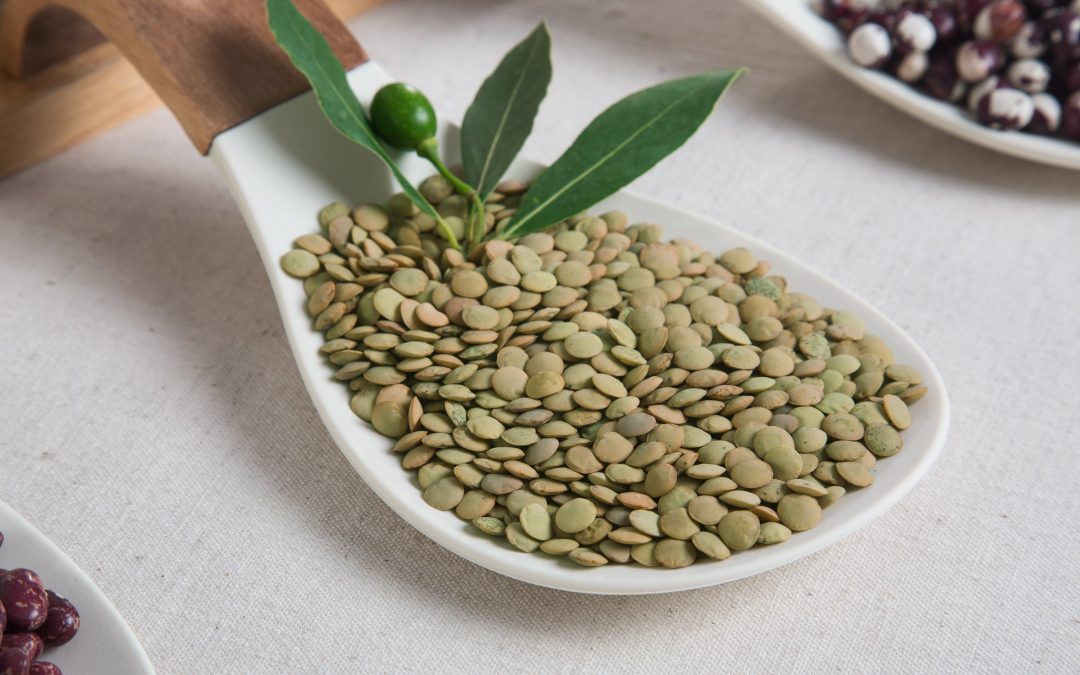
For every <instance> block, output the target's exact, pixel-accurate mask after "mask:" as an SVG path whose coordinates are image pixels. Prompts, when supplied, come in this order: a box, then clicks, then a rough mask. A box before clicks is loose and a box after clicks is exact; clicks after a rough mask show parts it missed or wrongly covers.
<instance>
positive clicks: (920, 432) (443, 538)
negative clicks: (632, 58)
mask: <svg viewBox="0 0 1080 675" xmlns="http://www.w3.org/2000/svg"><path fill="white" fill-rule="evenodd" d="M388 81H390V77H389V75H388V74H387V73H386V72H385V71H383V70H382V69H381V68H379V66H378V65H376V64H375V63H367V64H365V65H363V66H360V67H358V68H355V69H354V70H352V71H350V73H349V82H350V84H351V85H352V87H353V89H354V90H355V91H356V92H357V95H358V96H359V97H360V99H361V101H365V102H366V101H370V99H371V97H372V96H373V95H374V92H375V91H376V90H377V89H378V88H379V87H380V86H381V85H382V84H384V83H386V82H388ZM441 134H442V139H441V140H442V147H443V148H444V149H446V150H447V155H449V161H454V160H455V159H456V158H455V157H453V156H452V153H453V148H456V147H457V142H456V135H457V132H456V129H454V128H452V127H450V126H448V125H444V126H443V128H442V130H441ZM211 157H212V159H213V160H214V161H215V163H217V165H218V167H219V168H220V169H221V171H222V172H223V173H224V175H225V178H226V181H227V183H228V185H229V187H230V189H231V191H232V194H233V197H234V198H235V200H236V202H237V204H238V205H239V206H240V209H241V211H242V212H243V214H244V218H245V220H246V221H247V223H248V227H249V228H250V230H251V233H252V237H253V238H254V240H255V244H256V246H257V247H258V249H259V252H260V254H261V256H262V259H263V263H264V265H265V266H266V271H267V274H268V275H269V277H270V283H271V285H272V287H273V289H274V294H275V296H276V298H277V301H278V307H279V309H280V310H281V316H282V320H283V321H284V323H285V329H286V333H287V335H288V337H289V343H290V344H291V346H292V349H293V355H294V356H295V358H296V362H297V364H298V366H299V368H300V374H301V375H302V376H303V378H304V382H305V384H306V385H307V388H308V392H309V393H310V394H311V399H312V401H313V402H314V403H315V407H316V408H317V409H318V411H319V414H320V415H321V416H322V419H323V422H324V423H325V424H326V428H327V429H328V430H329V431H330V434H331V435H332V436H333V438H334V440H335V441H336V442H337V444H338V447H340V448H341V451H342V452H343V453H345V456H346V457H347V458H348V460H349V462H350V463H351V464H352V465H353V467H354V468H355V469H356V471H357V472H358V473H359V474H360V475H361V476H362V477H363V478H364V480H365V481H366V482H367V484H368V485H369V486H370V487H371V489H372V490H374V491H375V493H376V494H378V495H379V497H381V498H382V500H383V501H384V502H386V503H387V504H388V505H389V506H390V507H391V508H392V509H394V510H395V511H396V512H397V513H398V514H399V515H400V516H401V517H402V518H404V519H405V520H406V521H407V522H408V523H409V524H411V525H412V526H413V527H415V528H417V529H418V530H420V531H421V532H423V533H424V534H425V535H427V536H428V537H430V538H431V539H432V540H434V541H436V542H438V543H439V544H442V545H443V546H445V547H446V548H448V549H449V550H451V551H453V552H454V553H457V554H458V555H460V556H462V557H463V558H466V559H468V560H471V561H473V562H475V563H477V564H479V565H483V566H484V567H487V568H488V569H491V570H494V571H496V572H499V573H501V574H505V575H507V576H510V577H514V578H516V579H521V580H522V581H527V582H530V583H534V584H539V585H542V586H548V587H550V588H559V589H563V590H568V591H578V592H583V593H612V594H635V593H662V592H667V591H677V590H685V589H689V588H698V587H701V586H709V585H712V584H719V583H723V582H725V581H731V580H733V579H739V578H741V577H745V576H749V575H751V574H757V573H759V572H764V571H765V570H769V569H772V568H774V567H777V566H779V565H783V564H785V563H788V562H791V561H793V560H797V559H799V558H802V557H804V556H807V555H809V554H811V553H813V552H814V551H818V550H820V549H822V548H824V547H825V546H828V545H829V544H832V543H833V542H836V541H837V540H839V539H840V538H842V537H844V536H846V535H848V534H850V533H852V532H854V531H855V530H857V529H858V528H860V527H862V526H863V525H865V524H866V523H868V522H869V521H870V520H871V519H873V518H874V517H876V516H878V515H880V514H881V513H882V512H884V511H885V510H886V509H887V508H889V507H890V506H892V505H893V504H895V503H896V502H897V500H899V499H900V498H901V497H902V496H904V495H905V494H907V492H908V491H909V490H911V488H912V487H913V486H914V485H915V483H917V482H918V480H919V479H920V478H921V477H922V476H923V474H925V473H926V471H927V469H929V468H930V465H931V464H932V463H933V461H934V458H935V457H937V455H938V453H939V452H940V451H941V447H942V445H943V443H944V442H945V433H946V429H947V427H948V423H949V408H948V404H947V401H946V397H945V385H944V383H943V382H942V381H941V376H940V375H939V374H938V371H937V369H936V368H935V367H934V364H933V363H931V362H930V359H929V358H928V357H927V356H926V354H925V353H924V352H923V351H922V349H920V348H919V346H918V345H916V344H915V342H914V341H912V340H911V338H909V337H908V336H907V335H905V334H904V332H903V331H901V330H900V329H899V328H898V327H897V326H896V325H895V324H893V323H892V322H891V321H889V320H888V319H886V318H885V317H884V316H882V315H881V314H880V313H879V312H878V311H877V310H875V309H874V308H873V307H871V306H870V305H868V304H867V303H866V302H864V301H863V300H861V299H860V298H858V297H856V296H855V295H853V294H852V293H850V292H849V291H846V290H844V289H843V288H841V287H840V286H838V285H836V284H835V283H833V282H832V281H830V280H829V279H828V278H826V277H825V276H824V275H822V274H820V273H819V272H816V271H814V270H812V269H810V268H809V267H807V266H806V265H804V264H802V263H800V262H798V261H796V260H794V259H793V258H791V257H789V256H787V255H785V254H784V253H781V252H780V251H778V250H776V249H774V248H773V247H771V246H769V245H768V244H766V243H764V242H761V241H758V240H756V239H754V238H752V237H750V236H747V235H746V234H744V233H742V232H739V231H738V230H735V229H733V228H730V227H727V226H725V225H721V224H719V223H716V222H713V221H710V220H708V219H706V218H702V217H700V216H696V215H694V214H691V213H688V212H686V211H683V210H681V209H677V208H672V207H669V206H665V205H663V204H661V203H659V202H656V201H653V200H651V199H647V198H645V197H641V196H638V195H635V194H632V193H630V192H620V193H619V194H618V195H617V196H615V197H612V198H611V199H608V200H607V201H605V202H604V203H602V204H600V205H598V206H597V207H596V209H595V210H596V211H597V212H599V211H601V210H603V209H609V208H619V209H622V210H624V211H626V212H627V213H628V214H629V215H630V218H631V219H632V220H634V221H647V222H655V223H662V224H664V226H665V234H666V235H667V236H672V237H675V236H678V237H690V238H692V239H694V240H695V241H698V242H700V243H702V244H704V245H706V246H708V247H709V248H711V249H714V250H721V249H725V248H730V247H732V246H746V247H748V248H750V249H751V250H752V251H754V253H756V254H757V255H758V256H759V257H761V258H764V259H766V260H771V261H772V262H773V264H774V265H773V269H774V271H775V272H776V273H778V274H782V275H784V276H786V277H787V278H788V280H789V281H790V282H791V285H792V288H795V289H798V290H800V291H805V292H807V293H810V294H812V295H814V296H816V297H817V298H819V299H820V300H821V301H823V302H824V303H825V304H826V305H827V306H830V307H837V308H845V309H850V310H854V311H855V312H857V313H859V314H860V315H861V316H862V317H863V318H864V319H865V320H866V323H867V326H868V327H869V329H870V331H871V332H873V333H876V334H877V335H879V336H881V337H882V338H883V339H884V340H885V342H886V343H888V344H889V345H890V346H891V347H892V348H893V350H894V352H895V354H896V357H897V359H898V360H899V361H900V362H901V363H907V364H910V365H913V366H915V367H917V368H918V369H919V370H920V371H921V372H922V373H923V374H924V376H925V377H926V384H927V385H928V386H929V387H930V392H929V394H928V395H927V396H926V397H925V398H924V399H923V400H922V401H920V402H919V403H918V404H917V405H916V406H915V407H914V415H915V424H914V427H913V428H912V429H911V430H910V431H908V432H906V433H905V435H904V439H905V448H904V450H903V452H901V453H900V454H899V455H897V456H896V457H892V458H890V459H888V460H884V461H882V462H881V463H880V464H879V465H878V467H879V468H878V471H877V482H876V483H875V485H874V486H873V487H871V488H869V489H866V490H861V491H855V492H853V493H851V494H849V495H848V496H845V497H844V498H843V499H841V500H840V502H839V503H838V504H837V505H835V506H833V507H831V508H830V509H829V510H828V511H827V512H826V514H825V518H824V520H823V522H822V524H821V525H820V526H819V527H817V528H815V529H814V530H813V531H811V532H807V533H803V534H797V535H795V536H794V537H792V538H791V540H790V541H788V542H786V543H784V544H781V545H779V546H773V547H762V548H755V549H753V550H750V551H746V552H742V553H738V554H736V555H734V556H733V557H732V558H731V559H729V560H727V561H724V562H718V563H705V564H695V565H692V566H690V567H687V568H684V569H680V570H665V569H649V568H645V567H640V566H637V565H633V566H629V565H627V566H620V565H609V566H607V567H605V568H603V569H585V568H582V567H579V566H577V565H575V564H574V563H572V562H570V561H567V560H558V559H554V558H550V557H547V556H544V555H539V554H528V553H522V552H520V551H518V550H516V549H513V548H512V547H510V546H509V544H506V543H505V542H504V541H502V540H497V539H492V538H490V537H487V536H485V535H483V534H480V533H479V532H478V531H477V530H475V529H474V528H472V527H471V526H469V525H467V524H465V523H463V522H462V521H461V520H459V519H458V518H457V517H455V516H454V515H453V513H446V512H440V511H436V510H435V509H433V508H431V507H430V506H428V505H427V504H426V503H425V502H424V501H423V500H422V499H421V498H420V492H419V490H418V489H417V488H416V486H415V485H414V481H413V479H412V473H411V472H406V471H404V470H402V469H401V466H400V465H399V460H400V456H398V455H394V454H391V453H390V452H388V448H389V446H390V443H389V441H388V440H387V439H386V438H384V437H382V436H380V435H379V434H377V433H375V431H373V430H372V429H371V428H370V427H369V426H368V425H367V424H365V423H363V422H361V421H360V420H358V419H357V418H356V416H355V415H353V413H352V411H351V410H350V409H349V397H350V392H349V390H348V389H347V388H346V387H344V386H343V385H342V384H341V383H340V382H337V381H335V380H333V379H332V378H331V374H332V369H331V367H330V366H329V365H328V364H327V363H326V362H325V361H324V360H323V358H322V356H321V355H320V353H319V347H320V346H321V345H322V343H323V339H322V336H321V334H319V333H317V332H315V331H313V330H312V328H311V319H310V317H309V316H308V315H307V313H306V311H305V309H304V306H305V302H306V298H305V296H304V291H303V288H302V284H301V283H300V282H299V281H297V280H296V279H293V278H291V277H289V276H287V275H286V274H285V273H284V272H282V271H281V267H280V265H279V264H278V261H279V259H280V257H281V256H282V255H283V254H284V253H285V252H287V251H288V250H290V248H291V245H292V242H293V240H294V239H296V237H298V236H300V235H301V234H306V233H309V232H312V231H314V230H315V228H316V227H317V225H316V224H315V214H316V213H317V211H318V210H319V208H320V207H322V206H323V205H325V204H327V203H329V202H331V201H334V200H339V199H340V200H343V201H346V202H351V203H358V202H361V201H369V200H374V201H384V200H385V199H386V197H387V196H388V195H389V194H390V193H391V192H394V191H396V188H395V187H394V186H393V185H392V182H391V180H390V178H389V176H388V172H387V171H386V170H385V169H384V168H383V167H382V166H381V165H380V164H379V162H378V160H377V159H375V158H374V157H373V156H372V155H370V154H369V153H367V152H366V151H364V150H362V149H360V148H358V147H356V146H352V145H351V144H349V143H348V142H346V141H345V140H344V139H343V138H342V137H341V136H339V135H338V134H337V133H336V132H335V131H334V130H333V129H332V128H330V127H329V124H328V123H327V122H326V121H325V120H324V119H323V117H322V115H321V113H320V112H319V110H318V108H317V106H316V105H315V102H314V99H313V98H312V96H311V95H310V94H305V95H303V96H300V97H297V98H296V99H293V100H292V101H289V102H288V103H285V104H283V105H281V106H278V107H277V108H274V109H273V110H271V111H269V112H267V113H264V114H262V115H260V116H258V117H256V118H254V119H253V120H250V121H249V122H246V123H245V124H244V125H242V126H240V127H237V128H235V129H232V130H230V131H227V132H225V133H224V134H222V135H221V136H219V137H218V138H217V139H216V140H215V141H214V145H213V148H212V150H211ZM402 168H403V170H404V171H405V172H406V174H408V175H409V176H410V177H411V178H412V179H413V180H419V179H421V178H423V177H424V176H426V175H428V174H430V173H431V169H430V168H429V167H428V166H427V165H426V163H425V162H423V161H422V160H419V159H417V158H416V157H405V158H403V159H402ZM539 168H540V166H539V165H537V164H535V163H531V162H526V161H520V162H517V164H516V165H515V166H514V167H513V169H512V171H511V177H517V178H526V177H531V176H533V175H534V174H535V172H536V171H537V170H539ZM299 404H301V403H300V402H298V401H282V402H281V405H283V406H286V405H299ZM341 517H342V518H350V517H352V516H351V515H350V514H347V513H346V514H341ZM418 555H422V554H421V553H419V552H418Z"/></svg>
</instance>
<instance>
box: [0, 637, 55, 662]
mask: <svg viewBox="0 0 1080 675" xmlns="http://www.w3.org/2000/svg"><path fill="white" fill-rule="evenodd" d="M0 647H13V648H15V649H21V650H23V651H24V652H26V653H27V654H28V655H29V656H30V660H31V661H33V660H34V659H36V658H37V657H39V656H41V652H43V651H45V643H44V642H42V641H41V638H40V637H38V636H37V635H34V634H33V633H8V634H6V635H5V636H4V638H3V640H0Z"/></svg>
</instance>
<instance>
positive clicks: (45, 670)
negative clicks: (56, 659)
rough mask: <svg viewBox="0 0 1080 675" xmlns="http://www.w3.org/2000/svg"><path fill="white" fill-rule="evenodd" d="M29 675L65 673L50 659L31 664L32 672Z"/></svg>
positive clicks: (60, 674) (58, 674) (57, 674)
mask: <svg viewBox="0 0 1080 675" xmlns="http://www.w3.org/2000/svg"><path fill="white" fill-rule="evenodd" d="M28 675H64V674H63V673H62V672H60V668H59V667H57V666H56V664H54V663H49V662H48V661H34V662H33V663H31V664H30V673H29V674H28Z"/></svg>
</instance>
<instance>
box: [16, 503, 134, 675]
mask: <svg viewBox="0 0 1080 675" xmlns="http://www.w3.org/2000/svg"><path fill="white" fill-rule="evenodd" d="M0 532H3V533H4V545H3V547H0V567H2V568H4V569H14V568H16V567H27V568H30V569H32V570H34V571H35V572H37V573H38V574H39V575H41V579H42V581H44V582H45V586H46V588H50V589H52V591H53V592H54V593H56V594H57V595H59V596H62V597H65V598H67V599H68V600H70V601H71V602H72V603H73V604H74V605H75V608H76V609H77V610H79V619H80V622H81V623H80V626H79V632H78V633H77V634H76V635H75V638H74V639H73V640H72V641H71V642H68V643H67V644H65V645H61V646H59V647H47V648H46V649H45V653H44V654H43V655H42V656H41V660H43V661H49V662H51V663H55V664H56V665H57V666H59V667H60V670H62V671H64V673H66V674H67V675H121V674H122V675H153V673H154V667H153V666H152V665H150V660H149V659H148V658H146V652H144V651H143V648H142V645H140V644H139V640H138V638H136V637H135V634H134V633H132V632H131V628H129V627H128V625H127V623H125V622H124V619H123V618H122V617H121V616H120V613H119V612H117V611H116V608H115V607H113V605H112V603H111V602H109V599H108V598H106V597H105V594H104V593H102V592H101V590H100V589H99V588H98V587H97V586H95V585H94V582H93V581H91V580H90V577H88V576H86V573H85V572H83V571H82V570H81V569H79V567H78V566H77V565H76V564H75V563H73V562H72V561H71V559H70V558H68V557H67V556H66V555H64V553H63V551H61V550H60V549H59V548H57V547H56V544H53V543H52V542H51V541H49V540H48V539H47V538H46V537H45V535H43V534H42V533H40V532H38V531H37V530H36V529H35V528H34V526H33V525H31V524H30V523H28V522H26V520H25V519H23V517H22V516H20V515H19V514H18V513H16V512H15V510H14V509H12V508H11V507H10V506H8V505H7V504H5V503H4V502H2V501H0Z"/></svg>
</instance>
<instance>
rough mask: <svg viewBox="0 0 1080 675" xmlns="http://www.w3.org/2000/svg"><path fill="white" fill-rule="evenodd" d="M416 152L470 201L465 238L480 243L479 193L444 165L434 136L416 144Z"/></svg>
mask: <svg viewBox="0 0 1080 675" xmlns="http://www.w3.org/2000/svg"><path fill="white" fill-rule="evenodd" d="M416 154H418V155H420V156H421V157H423V158H424V159H426V160H427V161H429V162H431V165H432V166H434V167H435V169H436V170H437V171H438V172H439V173H440V174H442V177H443V178H445V179H446V180H447V181H448V182H449V183H450V185H451V186H452V187H453V188H454V190H456V191H457V192H458V194H461V195H464V196H465V197H467V198H468V199H469V201H470V202H472V216H471V217H470V218H469V219H468V221H467V223H466V226H465V240H466V241H467V242H470V243H473V244H478V243H480V239H481V237H482V236H483V228H484V216H485V212H484V203H483V202H482V201H480V195H479V193H477V191H476V190H475V189H474V188H473V187H472V186H470V185H469V184H468V183H466V182H464V181H463V180H461V179H460V178H458V177H457V176H455V175H454V172H452V171H451V170H450V169H448V168H447V167H446V164H444V163H443V161H442V157H440V156H439V142H438V141H437V140H435V138H434V137H431V138H428V139H427V140H424V141H422V142H421V143H420V145H418V146H416Z"/></svg>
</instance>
